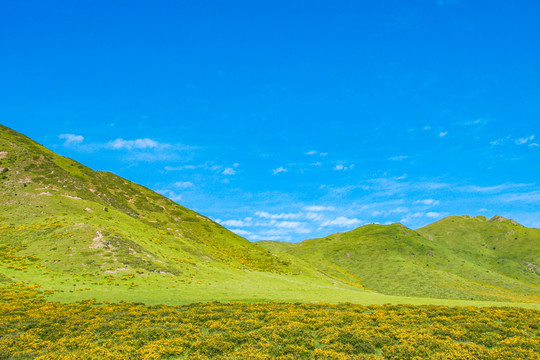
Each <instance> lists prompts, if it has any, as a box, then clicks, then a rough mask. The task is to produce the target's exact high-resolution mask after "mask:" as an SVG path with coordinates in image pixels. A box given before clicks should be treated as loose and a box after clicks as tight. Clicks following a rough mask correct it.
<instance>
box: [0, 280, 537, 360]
mask: <svg viewBox="0 0 540 360" xmlns="http://www.w3.org/2000/svg"><path fill="white" fill-rule="evenodd" d="M45 295H46V294H44V293H43V292H41V291H39V287H37V286H35V285H34V286H28V285H23V284H11V285H9V286H5V287H1V288H0V359H505V360H506V359H540V355H539V354H540V337H539V329H538V328H539V326H540V311H538V310H528V309H521V308H474V307H445V306H407V305H382V306H380V305H372V306H361V305H356V304H340V305H329V304H281V303H205V304H201V303H198V304H191V305H186V306H177V307H174V306H165V305H163V306H146V305H144V304H138V303H127V302H120V303H97V302H94V301H83V302H77V303H59V302H49V301H47V300H46V298H45Z"/></svg>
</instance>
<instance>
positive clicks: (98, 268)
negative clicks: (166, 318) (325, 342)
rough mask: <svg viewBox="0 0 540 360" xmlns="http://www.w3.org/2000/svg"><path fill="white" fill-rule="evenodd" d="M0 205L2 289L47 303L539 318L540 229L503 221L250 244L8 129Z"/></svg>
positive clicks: (457, 220) (2, 139) (375, 228)
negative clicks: (421, 307)
mask: <svg viewBox="0 0 540 360" xmlns="http://www.w3.org/2000/svg"><path fill="white" fill-rule="evenodd" d="M0 206H1V212H0V284H1V285H2V286H7V285H8V284H16V283H21V282H22V283H25V284H39V285H40V289H41V290H42V291H44V292H45V296H46V297H47V299H49V300H51V301H54V300H56V301H63V302H74V301H82V300H88V299H96V300H97V301H113V302H117V301H121V300H122V301H131V302H140V303H144V304H147V305H152V304H169V305H183V304H190V303H198V302H211V301H219V302H231V301H234V302H290V303H291V302H292V303H296V302H301V303H322V302H324V303H345V302H347V303H358V304H365V305H369V304H385V303H392V304H438V305H478V306H487V305H496V306H518V307H527V308H533V309H540V229H534V228H527V227H524V226H522V225H520V224H518V223H516V222H515V221H513V220H510V219H505V218H503V217H500V216H494V217H492V218H486V217H482V216H475V217H472V216H450V217H447V218H444V219H442V220H439V221H437V222H435V223H433V224H430V225H428V226H425V227H423V228H420V229H416V230H412V229H409V228H407V227H405V226H403V225H401V224H398V223H396V224H392V225H375V224H374V225H366V226H362V227H359V228H357V229H354V230H352V231H349V232H344V233H337V234H331V235H328V236H326V237H324V238H320V239H308V240H305V241H303V242H301V243H283V242H274V241H260V242H257V243H252V242H250V241H248V240H246V239H244V238H242V237H240V236H238V235H236V234H234V233H232V232H230V231H229V230H227V229H226V228H224V227H223V226H221V225H219V224H218V223H216V222H214V221H212V220H211V219H209V218H207V217H205V216H204V215H201V214H197V213H195V212H194V211H191V210H189V209H187V208H185V207H183V206H181V205H179V204H177V203H175V202H173V201H171V200H169V199H167V198H165V197H164V196H161V195H159V194H157V193H155V192H153V191H151V190H150V189H148V188H145V187H143V186H141V185H138V184H135V183H133V182H130V181H129V180H126V179H123V178H121V177H119V176H116V175H114V174H112V173H109V172H101V171H94V170H92V169H90V168H88V167H86V166H84V165H82V164H79V163H77V162H76V161H74V160H71V159H68V158H65V157H62V156H60V155H58V154H56V153H54V152H53V151H51V150H49V149H47V148H45V147H43V146H41V145H39V144H38V143H36V142H34V141H33V140H31V139H29V138H27V137H26V136H24V135H22V134H20V133H17V132H15V131H13V130H11V129H9V128H6V127H3V126H0Z"/></svg>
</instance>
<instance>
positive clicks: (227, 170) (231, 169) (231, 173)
mask: <svg viewBox="0 0 540 360" xmlns="http://www.w3.org/2000/svg"><path fill="white" fill-rule="evenodd" d="M222 174H223V175H234V174H236V170H234V169H233V168H226V169H225V170H223V172H222Z"/></svg>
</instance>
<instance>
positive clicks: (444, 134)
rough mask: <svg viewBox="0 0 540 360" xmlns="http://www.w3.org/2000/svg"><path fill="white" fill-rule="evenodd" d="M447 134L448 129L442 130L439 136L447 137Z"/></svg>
mask: <svg viewBox="0 0 540 360" xmlns="http://www.w3.org/2000/svg"><path fill="white" fill-rule="evenodd" d="M446 134H448V131H441V132H440V133H439V137H445V136H446Z"/></svg>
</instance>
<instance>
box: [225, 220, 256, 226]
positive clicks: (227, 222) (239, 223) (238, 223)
mask: <svg viewBox="0 0 540 360" xmlns="http://www.w3.org/2000/svg"><path fill="white" fill-rule="evenodd" d="M220 224H221V225H223V226H237V227H244V226H249V225H250V223H249V222H246V221H243V220H224V221H220Z"/></svg>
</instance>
